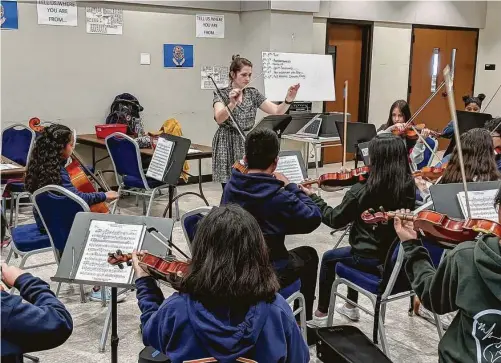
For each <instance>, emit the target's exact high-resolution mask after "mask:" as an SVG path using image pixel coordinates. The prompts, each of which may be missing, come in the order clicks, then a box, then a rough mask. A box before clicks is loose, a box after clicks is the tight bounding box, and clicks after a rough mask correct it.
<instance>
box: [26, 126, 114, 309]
mask: <svg viewBox="0 0 501 363" xmlns="http://www.w3.org/2000/svg"><path fill="white" fill-rule="evenodd" d="M74 147H75V145H74V138H73V132H72V131H71V130H70V129H69V128H68V127H66V126H64V125H59V124H53V125H51V126H49V127H46V128H45V129H44V130H43V132H42V134H41V135H40V136H39V137H38V138H37V140H36V142H35V146H34V147H33V151H32V152H31V158H30V162H29V163H28V169H27V171H26V178H25V185H26V190H27V191H28V192H30V193H34V192H35V191H36V190H38V189H40V188H42V187H44V186H47V185H51V184H54V185H60V186H62V187H63V188H65V189H68V190H69V191H70V192H72V193H74V194H76V195H78V196H79V197H80V198H82V199H83V200H84V201H85V202H86V203H87V204H88V205H89V206H91V205H93V204H97V203H101V202H104V201H112V200H115V199H117V198H118V193H117V192H114V191H109V192H105V193H104V192H96V193H83V192H81V191H79V190H78V189H77V188H75V186H74V185H73V184H72V182H71V178H70V176H69V174H68V171H67V170H66V168H65V165H66V163H67V161H68V159H69V158H70V156H71V155H72V153H73V149H74ZM33 214H34V217H35V221H36V223H37V225H38V228H39V229H40V231H42V232H43V233H45V228H44V225H43V223H42V220H41V219H40V217H39V216H38V213H37V211H36V210H35V208H33ZM108 290H109V289H108ZM108 295H109V294H108ZM122 296H123V295H121V296H120V297H119V298H121V299H123V297H122ZM90 299H91V300H93V301H101V292H100V291H99V289H98V288H95V289H94V290H93V292H92V295H91V296H90Z"/></svg>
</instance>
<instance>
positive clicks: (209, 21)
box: [196, 14, 224, 38]
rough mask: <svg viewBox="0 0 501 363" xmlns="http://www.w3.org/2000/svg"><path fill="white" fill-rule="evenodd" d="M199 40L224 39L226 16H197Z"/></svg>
mask: <svg viewBox="0 0 501 363" xmlns="http://www.w3.org/2000/svg"><path fill="white" fill-rule="evenodd" d="M196 19H197V20H196V22H197V25H196V32H197V38H224V15H214V14H197V16H196Z"/></svg>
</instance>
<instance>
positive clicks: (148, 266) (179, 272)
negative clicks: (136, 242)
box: [108, 250, 190, 284]
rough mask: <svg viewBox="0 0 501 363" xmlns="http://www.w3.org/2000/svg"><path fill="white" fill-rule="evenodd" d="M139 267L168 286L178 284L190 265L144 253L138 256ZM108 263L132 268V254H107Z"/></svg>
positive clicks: (168, 257)
mask: <svg viewBox="0 0 501 363" xmlns="http://www.w3.org/2000/svg"><path fill="white" fill-rule="evenodd" d="M138 259H139V266H140V267H141V268H142V269H143V270H144V271H145V272H147V273H148V274H150V275H151V276H152V277H154V278H155V279H158V280H161V281H165V282H168V283H169V284H172V283H176V282H179V281H180V280H181V279H182V278H183V277H184V276H186V275H187V274H188V271H189V267H190V263H189V262H185V261H179V260H177V259H176V258H175V257H174V256H167V257H160V256H156V255H154V254H151V253H148V252H144V253H143V254H142V255H138ZM108 263H109V264H110V265H113V266H118V267H119V268H120V269H123V268H124V266H123V264H124V263H125V264H126V265H127V266H132V254H131V253H125V254H124V253H122V251H120V250H117V251H116V252H110V253H109V254H108Z"/></svg>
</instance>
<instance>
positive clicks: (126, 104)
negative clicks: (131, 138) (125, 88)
mask: <svg viewBox="0 0 501 363" xmlns="http://www.w3.org/2000/svg"><path fill="white" fill-rule="evenodd" d="M143 110H144V108H143V106H141V105H140V103H139V101H138V99H137V98H136V97H134V96H133V95H131V94H130V93H122V94H120V95H118V96H116V97H115V99H114V100H113V103H112V104H111V107H110V114H109V115H108V117H106V123H107V124H124V125H127V134H129V135H134V134H137V133H138V132H137V131H138V130H137V125H139V124H140V120H141V116H140V114H139V112H141V111H143Z"/></svg>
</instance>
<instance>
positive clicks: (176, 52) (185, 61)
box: [164, 44, 193, 68]
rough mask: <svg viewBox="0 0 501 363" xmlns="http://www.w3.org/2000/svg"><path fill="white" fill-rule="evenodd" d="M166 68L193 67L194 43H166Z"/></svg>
mask: <svg viewBox="0 0 501 363" xmlns="http://www.w3.org/2000/svg"><path fill="white" fill-rule="evenodd" d="M164 67H165V68H193V45H187V44H164Z"/></svg>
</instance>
